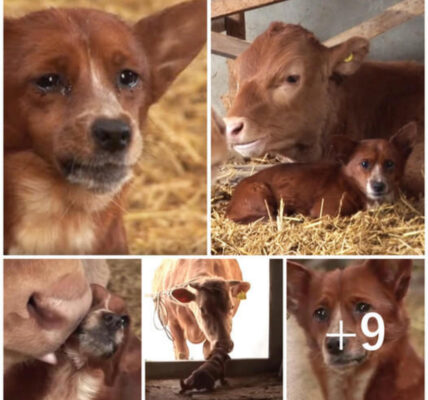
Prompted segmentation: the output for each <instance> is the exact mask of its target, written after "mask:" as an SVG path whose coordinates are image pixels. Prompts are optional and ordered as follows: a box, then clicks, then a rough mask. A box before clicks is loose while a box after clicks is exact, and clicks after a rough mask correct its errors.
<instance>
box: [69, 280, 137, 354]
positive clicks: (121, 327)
mask: <svg viewBox="0 0 428 400" xmlns="http://www.w3.org/2000/svg"><path fill="white" fill-rule="evenodd" d="M91 288H92V295H93V300H92V306H91V309H90V311H89V313H88V315H87V316H86V317H85V319H84V320H83V321H82V323H81V324H80V325H79V327H78V329H77V331H76V332H75V333H74V334H73V336H75V337H77V339H78V342H79V352H80V353H81V354H84V355H86V356H87V357H89V358H93V359H98V358H109V357H112V356H113V355H114V354H115V353H116V351H117V350H118V348H119V347H120V346H121V345H122V344H124V343H125V340H126V336H127V334H128V330H129V322H130V319H129V316H128V314H127V312H126V308H125V302H124V301H123V299H122V298H120V297H119V296H116V295H114V294H112V293H110V292H108V291H107V290H106V289H104V288H103V287H102V286H99V285H95V284H94V285H91Z"/></svg>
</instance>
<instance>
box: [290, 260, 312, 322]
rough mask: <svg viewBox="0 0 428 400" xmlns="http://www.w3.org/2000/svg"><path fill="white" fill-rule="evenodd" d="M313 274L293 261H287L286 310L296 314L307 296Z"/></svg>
mask: <svg viewBox="0 0 428 400" xmlns="http://www.w3.org/2000/svg"><path fill="white" fill-rule="evenodd" d="M312 274H313V272H312V271H311V270H309V269H308V268H306V267H304V266H303V265H301V264H298V263H296V262H294V261H287V310H288V311H289V312H291V313H293V314H294V313H296V312H297V310H298V309H299V308H300V304H301V302H302V300H303V299H304V298H305V297H306V296H307V294H308V289H309V282H310V280H311V279H312Z"/></svg>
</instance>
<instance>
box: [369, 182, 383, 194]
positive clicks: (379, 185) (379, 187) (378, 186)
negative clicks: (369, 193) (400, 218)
mask: <svg viewBox="0 0 428 400" xmlns="http://www.w3.org/2000/svg"><path fill="white" fill-rule="evenodd" d="M370 186H371V187H372V189H373V191H374V192H375V193H382V192H383V191H384V190H385V186H386V185H385V183H383V182H382V181H371V182H370Z"/></svg>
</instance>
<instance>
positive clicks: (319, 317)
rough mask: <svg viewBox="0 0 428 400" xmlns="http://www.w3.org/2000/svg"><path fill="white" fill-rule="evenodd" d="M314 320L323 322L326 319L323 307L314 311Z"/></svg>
mask: <svg viewBox="0 0 428 400" xmlns="http://www.w3.org/2000/svg"><path fill="white" fill-rule="evenodd" d="M314 318H315V319H316V320H318V321H325V320H326V319H327V318H328V311H327V310H326V309H325V308H324V307H320V308H318V309H316V310H315V312H314Z"/></svg>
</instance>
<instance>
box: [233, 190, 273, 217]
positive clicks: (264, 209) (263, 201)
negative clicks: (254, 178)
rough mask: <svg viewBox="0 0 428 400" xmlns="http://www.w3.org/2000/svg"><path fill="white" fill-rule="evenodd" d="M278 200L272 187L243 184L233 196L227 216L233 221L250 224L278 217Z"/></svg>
mask: <svg viewBox="0 0 428 400" xmlns="http://www.w3.org/2000/svg"><path fill="white" fill-rule="evenodd" d="M276 208H277V206H276V200H275V197H274V195H273V193H272V191H271V189H270V187H269V186H268V185H267V184H265V183H262V182H242V183H240V184H239V185H238V186H237V188H236V190H235V192H234V193H233V195H232V200H231V201H230V203H229V206H228V207H227V211H226V215H227V217H228V218H230V219H231V220H232V221H235V222H238V223H241V224H248V223H250V222H252V221H256V220H257V219H260V218H267V217H268V216H269V215H271V216H274V215H276Z"/></svg>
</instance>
